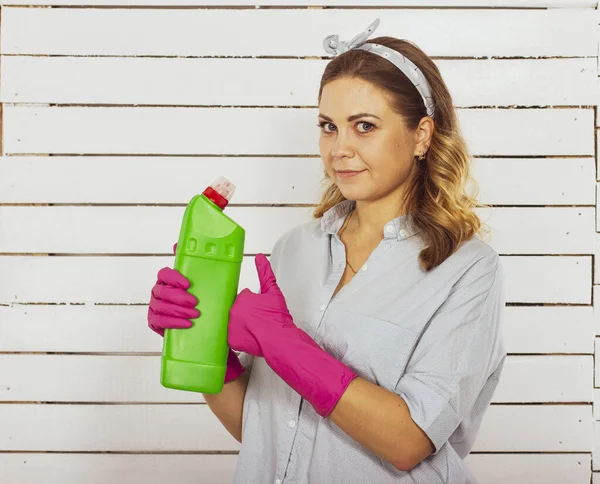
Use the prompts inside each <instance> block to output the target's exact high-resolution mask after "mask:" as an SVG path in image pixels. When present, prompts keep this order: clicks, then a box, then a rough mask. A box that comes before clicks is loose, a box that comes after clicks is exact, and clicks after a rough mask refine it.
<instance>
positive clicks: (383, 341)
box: [322, 310, 419, 391]
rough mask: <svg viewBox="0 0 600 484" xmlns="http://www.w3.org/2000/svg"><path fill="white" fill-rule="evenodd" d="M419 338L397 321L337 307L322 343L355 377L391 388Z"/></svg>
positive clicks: (400, 374) (329, 321)
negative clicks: (354, 373) (352, 371)
mask: <svg viewBox="0 0 600 484" xmlns="http://www.w3.org/2000/svg"><path fill="white" fill-rule="evenodd" d="M418 337H419V333H417V332H416V331H414V330H412V329H409V328H405V327H403V326H400V325H399V324H397V323H394V322H391V321H387V320H384V319H380V318H376V317H374V316H370V315H367V314H362V313H358V312H356V311H350V310H338V311H336V312H335V314H332V315H331V318H328V321H327V323H326V331H325V334H324V335H323V338H322V346H323V348H324V349H325V350H326V351H327V352H328V353H330V354H331V355H332V356H333V357H335V358H336V359H338V360H340V361H341V362H342V363H344V364H345V365H347V366H348V367H350V368H351V369H352V370H354V372H356V374H357V375H358V376H360V377H362V378H365V379H366V380H369V381H371V382H372V383H375V384H376V385H379V386H381V387H383V388H386V389H388V390H391V391H394V389H395V388H396V384H397V383H398V381H399V380H400V377H401V376H402V375H403V374H404V371H405V370H406V365H407V364H408V361H409V359H410V357H411V355H412V352H413V349H414V347H415V345H416V342H417V340H418Z"/></svg>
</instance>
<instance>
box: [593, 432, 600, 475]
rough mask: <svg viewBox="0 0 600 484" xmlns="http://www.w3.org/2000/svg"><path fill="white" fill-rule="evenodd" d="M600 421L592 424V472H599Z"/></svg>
mask: <svg viewBox="0 0 600 484" xmlns="http://www.w3.org/2000/svg"><path fill="white" fill-rule="evenodd" d="M599 449H600V421H598V420H596V421H595V422H594V448H593V451H592V470H594V471H600V452H598V450H599Z"/></svg>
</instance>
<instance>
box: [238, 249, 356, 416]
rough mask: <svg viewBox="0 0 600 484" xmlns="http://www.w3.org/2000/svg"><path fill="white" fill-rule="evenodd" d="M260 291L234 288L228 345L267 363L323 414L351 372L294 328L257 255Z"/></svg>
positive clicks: (265, 264) (267, 265) (269, 273)
mask: <svg viewBox="0 0 600 484" xmlns="http://www.w3.org/2000/svg"><path fill="white" fill-rule="evenodd" d="M255 264H256V270H257V271H258V278H259V280H260V294H255V293H253V292H252V291H250V290H249V289H244V290H243V291H242V292H240V293H239V294H238V296H237V298H236V300H235V302H234V304H233V306H232V308H231V310H230V312H229V334H228V341H229V345H230V346H231V347H232V348H233V349H235V350H239V351H245V352H246V353H249V354H251V355H254V356H262V357H264V358H265V360H266V362H267V364H268V365H269V366H270V367H271V368H272V369H273V370H274V371H275V373H277V374H278V375H279V376H280V377H281V378H282V379H283V380H284V381H285V382H286V383H287V384H288V385H289V386H290V387H292V388H293V389H294V390H295V391H296V392H298V393H299V394H300V395H301V396H302V397H303V398H304V399H305V400H306V401H308V402H309V403H310V404H311V405H312V406H313V407H314V409H315V410H316V412H317V413H318V414H319V415H321V416H322V417H327V416H328V415H329V414H330V413H331V411H332V410H333V408H334V407H335V405H336V404H337V402H338V400H339V399H340V397H341V396H342V394H343V393H344V392H345V391H346V388H348V385H349V384H350V382H351V381H352V380H353V379H354V378H356V376H357V375H356V374H355V373H354V372H353V371H352V370H351V369H350V368H348V367H347V366H346V365H344V364H343V363H342V362H340V361H338V360H336V359H335V358H334V357H333V356H331V355H330V354H329V353H327V352H326V351H325V350H323V349H322V348H321V347H320V346H319V345H318V344H317V343H316V342H315V341H314V340H313V339H312V338H311V337H310V336H309V335H308V334H306V333H305V332H304V331H302V330H301V329H300V328H298V327H297V326H296V325H295V324H294V321H293V319H292V316H291V314H290V312H289V311H288V308H287V304H286V302H285V298H284V296H283V294H282V292H281V289H280V288H279V286H278V285H277V281H276V280H275V275H274V274H273V270H272V269H271V264H270V263H269V261H268V260H267V258H266V257H265V256H264V255H263V254H258V255H257V256H256V258H255Z"/></svg>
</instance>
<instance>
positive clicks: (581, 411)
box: [473, 405, 593, 452]
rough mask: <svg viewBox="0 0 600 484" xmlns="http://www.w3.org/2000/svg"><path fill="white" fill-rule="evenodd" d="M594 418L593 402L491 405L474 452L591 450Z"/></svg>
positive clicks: (482, 424)
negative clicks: (584, 403)
mask: <svg viewBox="0 0 600 484" xmlns="http://www.w3.org/2000/svg"><path fill="white" fill-rule="evenodd" d="M591 421H592V406H591V405H564V406H563V405H526V406H519V405H492V406H491V407H490V408H489V410H488V411H487V413H486V415H485V417H484V419H483V421H482V423H481V427H480V429H479V433H478V436H477V440H476V441H475V445H474V447H473V451H476V452H477V451H485V452H494V451H505V452H516V451H521V452H590V451H591V448H592V441H593V437H592V426H591V425H590V422H591ZM516 436H518V438H516Z"/></svg>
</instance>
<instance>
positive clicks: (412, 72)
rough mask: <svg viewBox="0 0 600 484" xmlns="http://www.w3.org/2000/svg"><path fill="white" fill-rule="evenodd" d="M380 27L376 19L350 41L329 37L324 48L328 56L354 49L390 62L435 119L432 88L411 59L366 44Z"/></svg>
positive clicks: (375, 45)
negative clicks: (413, 87)
mask: <svg viewBox="0 0 600 484" xmlns="http://www.w3.org/2000/svg"><path fill="white" fill-rule="evenodd" d="M378 25H379V19H375V21H374V22H373V23H372V24H371V25H369V27H367V30H365V31H364V32H361V33H360V34H358V35H356V36H355V37H354V38H353V39H352V40H350V41H343V40H342V41H340V40H339V36H338V35H337V34H335V35H328V36H327V37H325V39H324V40H323V47H324V49H325V51H326V52H327V53H328V54H332V55H334V56H336V55H339V54H343V53H344V52H347V51H349V50H352V49H361V50H365V51H367V52H372V53H373V54H377V55H378V56H381V57H383V58H385V59H387V60H389V61H390V62H391V63H392V64H394V65H395V66H396V67H397V68H398V69H400V70H401V71H402V72H403V73H404V75H405V76H406V77H408V78H409V79H410V81H411V82H412V83H413V84H414V85H415V87H416V88H417V91H419V94H420V95H421V98H422V99H423V104H425V109H426V110H427V115H428V116H431V117H432V118H433V117H434V114H435V105H434V102H433V97H432V95H431V87H430V86H429V83H428V82H427V79H425V76H424V75H423V73H422V72H421V69H419V68H418V67H417V66H416V65H415V64H414V63H413V62H412V61H411V60H410V59H408V58H406V57H405V56H404V55H402V54H401V53H400V52H398V51H397V50H394V49H390V48H389V47H386V46H385V45H380V44H374V43H371V42H369V43H365V41H366V40H367V39H368V38H369V37H370V36H371V34H372V33H373V32H375V29H376V28H377V26H378Z"/></svg>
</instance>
